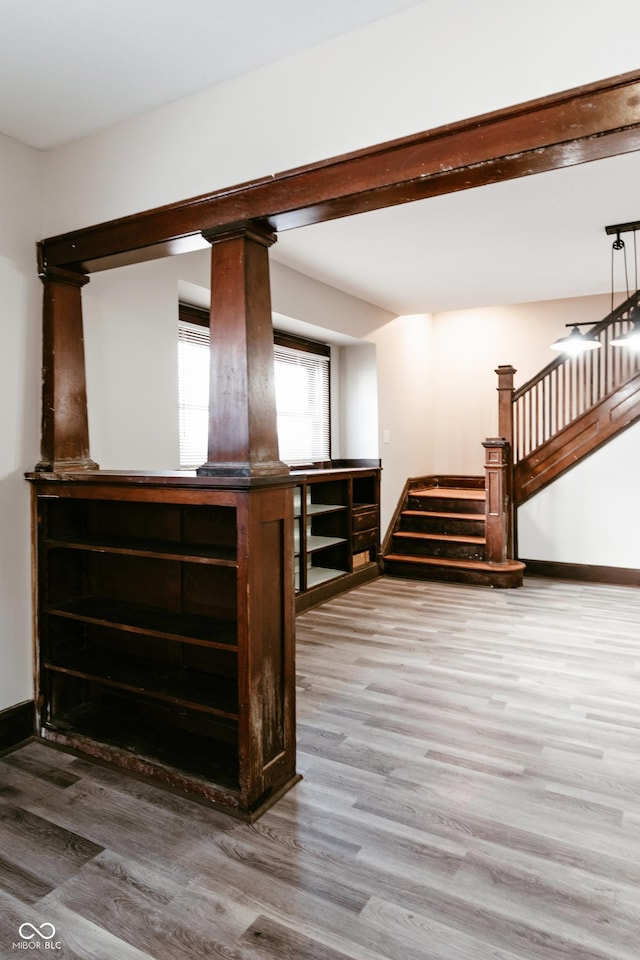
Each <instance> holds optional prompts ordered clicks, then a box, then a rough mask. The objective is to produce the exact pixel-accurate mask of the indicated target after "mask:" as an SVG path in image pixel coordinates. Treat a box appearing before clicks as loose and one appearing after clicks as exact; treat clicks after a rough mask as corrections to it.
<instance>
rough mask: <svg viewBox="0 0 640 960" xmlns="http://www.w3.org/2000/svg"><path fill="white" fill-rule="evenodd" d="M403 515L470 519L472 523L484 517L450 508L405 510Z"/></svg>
mask: <svg viewBox="0 0 640 960" xmlns="http://www.w3.org/2000/svg"><path fill="white" fill-rule="evenodd" d="M401 516H403V517H421V518H425V519H428V520H431V519H434V520H468V521H469V522H470V523H477V522H478V518H479V517H480V518H484V514H480V513H452V512H450V511H448V510H403V511H402V513H401Z"/></svg>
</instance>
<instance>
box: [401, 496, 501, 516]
mask: <svg viewBox="0 0 640 960" xmlns="http://www.w3.org/2000/svg"><path fill="white" fill-rule="evenodd" d="M407 506H408V508H409V510H431V511H443V512H445V513H470V514H476V515H477V516H482V517H483V516H484V512H485V510H484V500H456V499H454V498H453V497H421V496H416V495H415V494H410V496H409V503H408V504H407Z"/></svg>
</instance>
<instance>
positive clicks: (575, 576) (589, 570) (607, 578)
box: [522, 560, 640, 587]
mask: <svg viewBox="0 0 640 960" xmlns="http://www.w3.org/2000/svg"><path fill="white" fill-rule="evenodd" d="M522 562H523V563H524V564H525V565H526V568H527V573H526V575H527V576H528V577H554V578H555V579H557V580H585V581H588V582H590V583H613V584H618V585H619V586H623V587H640V570H633V569H632V568H630V567H601V566H595V565H592V564H587V563H558V562H556V561H554V560H523V561H522Z"/></svg>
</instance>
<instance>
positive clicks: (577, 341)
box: [551, 321, 602, 357]
mask: <svg viewBox="0 0 640 960" xmlns="http://www.w3.org/2000/svg"><path fill="white" fill-rule="evenodd" d="M592 326H593V324H592V323H591V322H590V321H589V322H588V323H565V327H573V329H572V331H571V333H570V334H568V335H567V336H566V337H559V338H558V339H557V340H556V341H555V343H552V344H551V349H552V350H557V351H558V353H568V354H570V355H571V356H573V357H575V356H576V355H577V354H579V353H586V352H587V351H588V350H599V349H600V347H601V346H602V344H601V343H600V341H599V340H598V338H597V337H596V335H595V334H593V333H580V331H579V330H578V327H592Z"/></svg>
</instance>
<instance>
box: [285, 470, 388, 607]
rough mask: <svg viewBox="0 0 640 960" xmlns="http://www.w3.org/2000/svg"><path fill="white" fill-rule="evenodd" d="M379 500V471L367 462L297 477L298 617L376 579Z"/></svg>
mask: <svg viewBox="0 0 640 960" xmlns="http://www.w3.org/2000/svg"><path fill="white" fill-rule="evenodd" d="M379 498H380V468H379V466H374V465H373V464H372V463H371V462H367V463H366V465H365V464H364V463H363V465H362V466H359V465H357V464H356V463H355V462H350V463H349V464H348V465H347V464H346V463H344V464H343V465H342V466H340V467H336V468H325V469H322V470H318V471H309V472H308V473H306V474H305V476H304V477H303V478H301V480H300V483H299V486H298V488H297V490H296V493H295V498H294V503H295V505H296V510H297V513H298V515H297V517H296V536H295V541H294V544H295V545H294V551H295V575H294V584H295V590H296V610H297V611H298V612H301V611H302V610H306V609H307V608H308V607H310V606H313V605H314V603H321V602H322V601H324V600H326V599H328V598H329V597H330V596H333V595H335V594H336V593H339V592H340V591H342V590H346V589H349V587H350V586H355V585H356V583H363V582H365V581H366V579H370V580H371V579H374V578H375V577H376V576H377V575H378V574H379V572H380V567H379V562H378V554H379V543H380V507H379ZM363 551H364V552H366V557H362V556H361V554H362V552H363ZM354 555H357V560H354ZM320 564H322V566H320Z"/></svg>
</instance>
